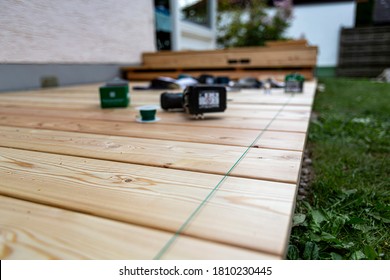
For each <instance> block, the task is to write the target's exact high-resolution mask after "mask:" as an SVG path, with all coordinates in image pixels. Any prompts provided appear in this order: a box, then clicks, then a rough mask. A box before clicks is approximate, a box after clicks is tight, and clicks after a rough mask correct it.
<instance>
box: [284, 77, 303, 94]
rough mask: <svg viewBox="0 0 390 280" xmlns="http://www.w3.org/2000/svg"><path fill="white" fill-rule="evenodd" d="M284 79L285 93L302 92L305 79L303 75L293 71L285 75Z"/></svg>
mask: <svg viewBox="0 0 390 280" xmlns="http://www.w3.org/2000/svg"><path fill="white" fill-rule="evenodd" d="M284 80H285V84H286V87H285V89H284V92H287V93H289V92H291V93H301V92H303V83H304V81H305V77H303V76H302V75H301V74H298V73H293V74H289V75H286V77H285V79H284Z"/></svg>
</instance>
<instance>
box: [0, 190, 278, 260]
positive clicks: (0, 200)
mask: <svg viewBox="0 0 390 280" xmlns="http://www.w3.org/2000/svg"><path fill="white" fill-rule="evenodd" d="M0 236H1V241H0V259H2V260H5V259H8V260H10V259H22V260H25V259H76V260H80V259H101V260H109V259H112V260H118V259H152V258H154V257H155V256H156V254H157V252H158V251H159V250H160V249H161V248H162V246H164V244H165V243H166V242H167V241H168V240H169V238H170V237H171V234H170V233H167V232H163V231H159V230H154V229H150V228H144V227H140V226H135V225H131V224H126V223H122V222H117V221H112V220H109V219H104V218H99V217H94V216H91V215H85V214H81V213H77V212H72V211H68V210H64V209H59V208H55V207H50V206H45V205H39V204H36V203H31V202H28V201H23V200H18V199H13V198H9V197H4V196H0ZM205 257H207V258H208V259H277V258H278V257H277V256H274V255H270V254H265V253H261V252H255V251H250V250H245V249H242V248H236V247H233V246H227V245H222V244H218V243H212V242H208V241H204V240H198V239H194V238H190V237H186V236H180V237H179V238H178V239H177V241H176V242H175V243H174V244H173V246H172V248H171V249H170V250H169V251H168V252H167V253H166V254H165V255H164V259H204V258H205Z"/></svg>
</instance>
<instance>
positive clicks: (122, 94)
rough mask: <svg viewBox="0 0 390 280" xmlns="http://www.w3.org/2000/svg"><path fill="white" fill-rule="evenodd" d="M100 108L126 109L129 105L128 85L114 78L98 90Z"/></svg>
mask: <svg viewBox="0 0 390 280" xmlns="http://www.w3.org/2000/svg"><path fill="white" fill-rule="evenodd" d="M99 92H100V106H101V107H102V108H119V107H127V106H128V105H129V104H130V94H129V83H128V82H127V81H125V80H122V79H119V78H115V79H114V80H112V81H110V82H108V83H106V84H105V85H103V86H101V87H100V88H99Z"/></svg>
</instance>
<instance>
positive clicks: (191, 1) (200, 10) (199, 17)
mask: <svg viewBox="0 0 390 280" xmlns="http://www.w3.org/2000/svg"><path fill="white" fill-rule="evenodd" d="M179 7H180V18H181V20H183V21H189V22H192V23H196V24H199V25H203V26H206V27H210V5H209V1H208V0H179Z"/></svg>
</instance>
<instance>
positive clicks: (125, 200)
mask: <svg viewBox="0 0 390 280" xmlns="http://www.w3.org/2000/svg"><path fill="white" fill-rule="evenodd" d="M98 87H99V85H87V86H77V87H67V88H57V89H46V90H38V91H28V92H27V91H26V92H17V93H15V92H14V93H0V178H1V179H0V237H1V239H0V258H1V259H282V258H284V257H285V253H286V248H287V244H288V239H289V235H290V227H291V219H292V214H293V211H294V206H295V199H296V192H297V182H298V180H299V173H300V166H301V160H302V154H303V149H304V145H305V139H306V132H307V129H308V123H309V117H310V112H311V106H312V102H313V99H314V93H315V87H316V83H315V82H306V84H305V92H304V93H303V94H296V95H289V94H285V93H283V90H273V92H272V94H271V95H264V94H263V92H261V91H259V90H243V91H241V92H232V93H229V95H228V99H229V101H228V109H227V110H226V112H225V113H217V114H209V115H206V119H205V120H191V119H189V118H188V116H187V115H185V114H184V113H169V112H163V111H158V113H157V115H158V117H160V118H161V120H160V121H159V122H156V123H149V124H143V123H137V122H136V120H135V119H136V116H137V114H138V112H137V110H136V109H135V107H136V106H138V105H142V104H159V97H160V93H161V91H141V92H136V91H131V106H130V107H129V108H125V109H100V103H99V95H98Z"/></svg>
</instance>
